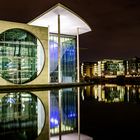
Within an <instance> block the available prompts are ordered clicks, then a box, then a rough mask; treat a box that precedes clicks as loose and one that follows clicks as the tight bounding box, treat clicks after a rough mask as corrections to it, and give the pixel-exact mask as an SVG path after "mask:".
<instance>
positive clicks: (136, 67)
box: [126, 57, 140, 76]
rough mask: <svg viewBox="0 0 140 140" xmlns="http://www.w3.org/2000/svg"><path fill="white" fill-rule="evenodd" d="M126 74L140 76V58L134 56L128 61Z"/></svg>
mask: <svg viewBox="0 0 140 140" xmlns="http://www.w3.org/2000/svg"><path fill="white" fill-rule="evenodd" d="M126 74H127V75H128V76H140V58H138V57H134V58H131V59H129V60H127V61H126Z"/></svg>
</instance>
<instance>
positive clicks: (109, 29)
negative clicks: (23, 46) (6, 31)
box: [0, 0, 140, 61]
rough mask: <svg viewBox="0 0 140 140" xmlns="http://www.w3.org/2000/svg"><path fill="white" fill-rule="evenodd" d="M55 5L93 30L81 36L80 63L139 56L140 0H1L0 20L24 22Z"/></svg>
mask: <svg viewBox="0 0 140 140" xmlns="http://www.w3.org/2000/svg"><path fill="white" fill-rule="evenodd" d="M58 2H60V3H62V4H64V5H65V6H67V7H68V8H70V9H71V10H73V11H74V12H75V13H77V14H78V15H79V16H81V17H82V18H83V19H84V20H85V21H87V23H88V24H89V26H90V27H91V28H92V30H93V31H92V32H89V33H87V34H83V35H80V61H96V60H100V59H104V58H114V59H116V58H121V59H125V58H131V57H135V56H137V57H139V51H140V47H139V44H140V40H139V34H140V25H139V23H140V18H139V17H140V1H139V0H123V1H121V0H118V1H115V0H107V1H103V0H87V1H80V0H76V1H73V0H71V1H69V0H65V1H64V0H61V1H60V0H52V1H49V0H48V1H43V0H37V1H33V0H30V1H27V0H24V1H17V0H13V1H8V0H4V1H2V2H1V6H0V13H1V14H0V19H1V20H8V21H16V22H23V23H27V22H29V21H31V20H32V19H34V18H35V17H36V16H38V15H40V14H41V13H43V12H45V11H46V10H47V9H49V8H50V7H52V6H53V5H55V4H57V3H58Z"/></svg>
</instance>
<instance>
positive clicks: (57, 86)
mask: <svg viewBox="0 0 140 140" xmlns="http://www.w3.org/2000/svg"><path fill="white" fill-rule="evenodd" d="M91 84H92V83H91V82H80V83H49V84H40V85H39V84H38V85H6V86H0V92H6V91H13V90H15V91H16V90H18V91H28V90H30V91H31V90H32V91H33V90H51V89H62V88H71V87H77V86H87V85H91Z"/></svg>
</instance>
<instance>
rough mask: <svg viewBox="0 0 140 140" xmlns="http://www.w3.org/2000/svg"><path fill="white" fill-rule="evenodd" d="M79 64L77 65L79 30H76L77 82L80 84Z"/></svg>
mask: <svg viewBox="0 0 140 140" xmlns="http://www.w3.org/2000/svg"><path fill="white" fill-rule="evenodd" d="M79 69H80V64H79V28H77V82H78V83H79V82H80V72H79Z"/></svg>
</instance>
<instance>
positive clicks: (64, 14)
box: [28, 3, 91, 35]
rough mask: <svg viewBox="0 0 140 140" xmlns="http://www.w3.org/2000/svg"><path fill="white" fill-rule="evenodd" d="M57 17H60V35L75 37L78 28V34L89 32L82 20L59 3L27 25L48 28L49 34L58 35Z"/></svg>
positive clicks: (89, 29) (87, 26)
mask: <svg viewBox="0 0 140 140" xmlns="http://www.w3.org/2000/svg"><path fill="white" fill-rule="evenodd" d="M58 15H60V29H61V31H60V32H61V34H66V35H77V28H79V34H83V33H86V32H89V31H91V28H90V27H89V25H88V24H87V23H86V22H85V21H84V20H83V19H82V18H80V17H79V16H78V15H77V14H75V13H74V12H72V11H71V10H70V9H68V8H67V7H65V6H63V5H62V4H60V3H59V4H57V5H55V6H54V7H52V8H51V9H49V10H47V11H46V12H45V13H43V14H41V15H40V16H38V17H37V18H35V19H33V20H32V21H30V22H29V23H28V24H30V25H36V26H43V27H49V31H50V32H51V33H58Z"/></svg>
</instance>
